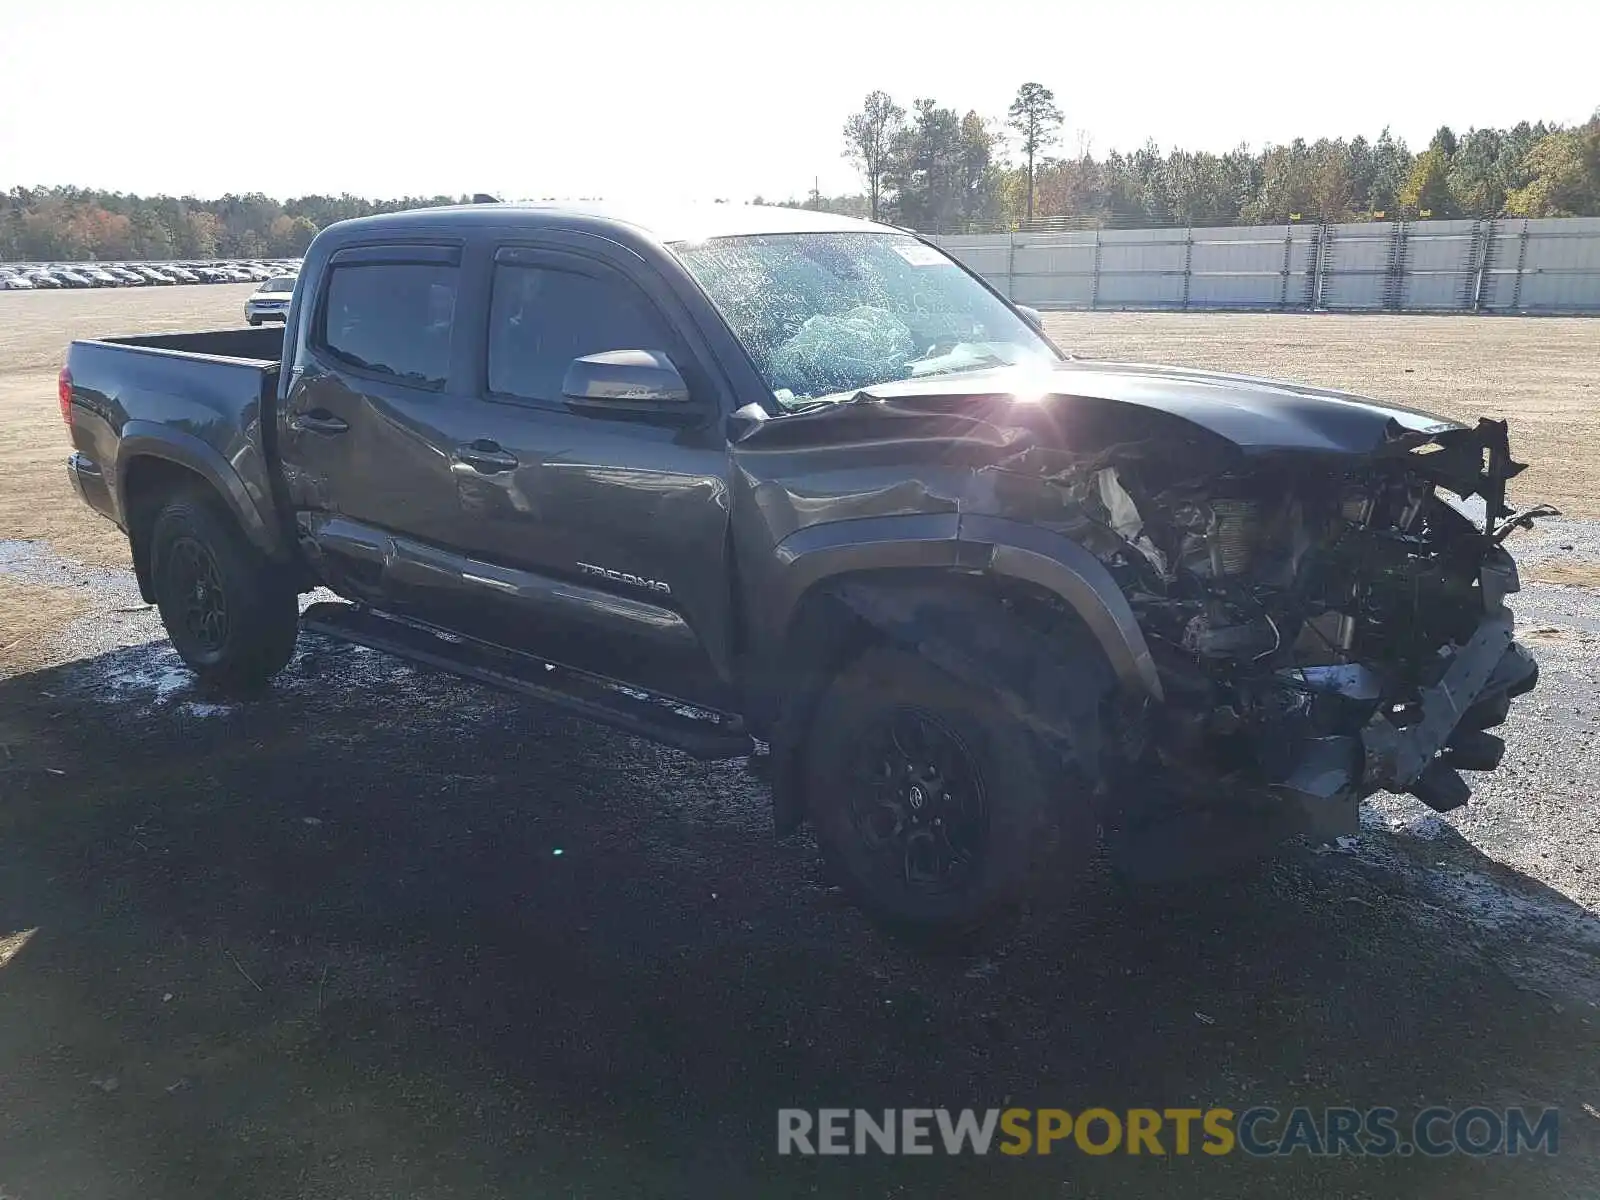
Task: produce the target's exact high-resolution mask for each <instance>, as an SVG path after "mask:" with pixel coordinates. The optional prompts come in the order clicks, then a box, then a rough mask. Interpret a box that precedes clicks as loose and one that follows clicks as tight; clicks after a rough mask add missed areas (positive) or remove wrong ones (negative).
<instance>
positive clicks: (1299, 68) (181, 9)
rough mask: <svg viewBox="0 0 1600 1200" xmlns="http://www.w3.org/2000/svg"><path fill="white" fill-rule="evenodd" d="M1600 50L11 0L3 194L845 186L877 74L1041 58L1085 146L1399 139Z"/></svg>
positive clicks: (1459, 119)
mask: <svg viewBox="0 0 1600 1200" xmlns="http://www.w3.org/2000/svg"><path fill="white" fill-rule="evenodd" d="M1596 45H1600V3H1597V2H1596V0H1567V2H1555V0H1520V2H1519V3H1517V4H1515V5H1507V4H1505V3H1504V2H1503V0H1500V2H1498V3H1492V4H1480V3H1476V2H1475V0H1455V2H1444V0H1389V2H1388V3H1376V2H1369V0H1340V2H1339V3H1338V4H1336V5H1331V6H1317V5H1285V4H1282V3H1275V4H1274V3H1255V2H1248V3H1247V2H1244V0H1191V2H1189V3H1160V2H1155V0H1148V2H1143V3H1141V2H1140V0H1120V2H1118V3H1109V4H1108V3H1105V2H1104V0H1098V2H1096V3H1092V4H1090V3H1076V2H1074V0H1047V2H1042V3H1041V2H1036V0H1012V2H1011V3H1008V4H995V5H984V4H974V3H972V2H971V0H964V2H963V3H951V2H948V0H915V2H908V0H854V2H851V3H839V2H836V0H805V2H803V3H789V4H784V5H775V4H771V3H770V2H768V0H746V2H745V3H742V4H737V3H734V4H728V3H720V2H717V0H655V2H645V0H581V2H575V3H561V4H552V3H550V2H549V0H522V2H520V3H519V2H517V0H505V2H503V3H494V2H492V0H448V2H447V3H442V2H428V3H423V2H418V0H390V2H388V3H368V2H366V0H315V2H311V3H303V2H302V0H269V2H267V3H256V4H246V3H243V2H241V0H209V2H206V3H196V2H194V0H138V2H137V3H134V2H129V0H0V189H4V188H7V187H10V186H13V185H16V184H26V185H34V184H66V183H71V184H76V185H80V186H85V187H96V188H105V189H109V190H114V191H125V192H137V193H146V194H148V193H153V192H167V193H173V194H194V195H198V196H206V197H210V196H217V195H221V194H223V193H225V192H249V191H261V192H266V193H267V194H269V195H273V196H277V197H287V196H295V195H303V194H307V193H317V192H322V193H341V192H352V193H355V194H358V195H364V196H372V197H388V196H398V195H405V194H411V195H433V194H439V193H447V194H459V193H463V192H478V191H483V192H490V193H493V194H496V195H499V196H502V197H503V198H506V199H529V198H540V197H556V198H573V197H605V198H607V199H629V198H638V197H651V198H660V199H680V200H710V199H719V198H722V199H731V200H747V199H750V198H751V197H753V196H756V195H762V196H765V197H767V198H769V199H772V198H787V197H791V196H792V197H803V196H804V195H806V194H807V193H809V191H810V190H811V188H812V187H813V185H814V184H815V185H817V186H820V187H821V189H822V191H823V192H824V193H825V194H835V193H840V192H845V191H855V190H857V189H858V187H859V184H858V182H857V180H856V177H855V175H854V173H853V171H852V169H851V167H850V165H849V163H848V162H846V161H845V159H844V158H843V157H842V156H841V150H842V137H841V133H840V129H841V127H842V125H843V123H844V120H845V118H846V117H847V116H848V115H849V114H850V113H851V112H852V111H854V110H855V109H857V108H859V106H860V104H861V100H862V98H863V96H864V95H865V94H866V93H867V92H868V91H871V90H873V89H875V88H881V89H883V90H884V91H887V92H889V93H890V94H891V95H892V96H894V97H895V98H896V99H897V100H898V101H899V102H900V103H901V104H902V105H904V106H905V107H907V108H909V107H910V106H911V101H912V100H913V99H915V98H917V97H932V98H935V99H937V100H938V101H939V102H940V103H942V104H945V105H948V106H950V107H953V108H956V109H957V110H958V111H961V112H965V111H966V110H968V109H975V110H976V111H977V112H978V113H979V114H981V115H983V116H986V117H994V118H1000V117H1003V115H1004V113H1005V109H1006V106H1007V105H1008V104H1009V103H1010V101H1011V99H1012V97H1013V96H1014V95H1015V92H1016V89H1017V86H1018V85H1019V84H1021V83H1023V82H1025V81H1030V80H1033V81H1037V82H1039V83H1042V84H1044V85H1045V86H1046V87H1048V88H1051V89H1052V90H1053V91H1054V92H1055V94H1056V99H1057V103H1058V104H1059V105H1060V107H1061V108H1062V109H1063V111H1064V112H1065V114H1066V123H1065V126H1064V130H1063V145H1064V146H1065V147H1066V148H1068V149H1075V148H1076V147H1077V145H1078V144H1079V136H1080V131H1082V135H1083V136H1085V137H1087V139H1088V142H1089V145H1090V147H1091V149H1092V151H1093V152H1094V153H1095V154H1096V155H1097V156H1098V155H1102V154H1104V153H1105V152H1106V151H1109V150H1111V149H1125V150H1126V149H1132V148H1135V147H1137V146H1140V145H1142V144H1143V143H1144V142H1145V140H1146V139H1154V140H1155V141H1156V142H1157V143H1159V144H1160V145H1161V146H1163V147H1169V146H1172V145H1181V146H1183V147H1185V148H1188V149H1196V150H1213V151H1221V150H1226V149H1229V148H1231V147H1233V146H1235V145H1238V144H1239V143H1241V142H1247V143H1249V144H1250V145H1252V146H1257V147H1259V146H1261V145H1262V144H1265V143H1268V142H1286V141H1288V140H1290V139H1292V138H1294V137H1297V136H1300V137H1305V138H1307V139H1308V140H1310V139H1314V138H1316V137H1319V136H1340V135H1343V136H1353V135H1355V134H1358V133H1361V134H1365V135H1367V136H1368V137H1369V138H1371V137H1375V136H1376V135H1377V134H1378V132H1379V131H1380V130H1381V129H1382V128H1383V127H1384V126H1385V125H1388V126H1390V127H1391V128H1392V129H1393V131H1394V132H1395V133H1396V134H1398V135H1400V136H1403V137H1404V138H1405V139H1406V140H1407V141H1408V142H1409V143H1410V144H1411V146H1412V147H1413V149H1416V148H1420V147H1421V146H1423V145H1425V144H1426V143H1427V141H1428V139H1429V137H1431V136H1432V133H1433V131H1434V130H1435V129H1436V128H1438V126H1440V125H1441V124H1449V125H1451V126H1452V127H1453V128H1455V129H1456V131H1457V132H1461V131H1464V130H1465V129H1466V128H1467V127H1469V126H1473V125H1480V126H1481V125H1506V124H1510V123H1514V122H1515V121H1517V120H1521V119H1524V118H1527V119H1530V120H1536V119H1540V118H1543V119H1545V120H1554V121H1562V122H1567V123H1574V122H1580V121H1583V120H1585V119H1587V117H1588V116H1589V115H1590V114H1591V113H1592V112H1593V111H1594V110H1595V108H1596V106H1597V105H1600V68H1597V66H1596V59H1595V52H1594V47H1595V46H1596Z"/></svg>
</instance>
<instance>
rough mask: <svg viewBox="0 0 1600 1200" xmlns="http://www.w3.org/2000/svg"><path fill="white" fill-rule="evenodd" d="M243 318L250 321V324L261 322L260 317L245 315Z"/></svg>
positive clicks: (254, 324)
mask: <svg viewBox="0 0 1600 1200" xmlns="http://www.w3.org/2000/svg"><path fill="white" fill-rule="evenodd" d="M245 320H246V321H248V322H250V324H251V325H252V326H256V325H259V324H261V318H260V317H246V318H245Z"/></svg>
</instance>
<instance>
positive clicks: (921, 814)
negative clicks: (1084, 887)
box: [807, 647, 1093, 940]
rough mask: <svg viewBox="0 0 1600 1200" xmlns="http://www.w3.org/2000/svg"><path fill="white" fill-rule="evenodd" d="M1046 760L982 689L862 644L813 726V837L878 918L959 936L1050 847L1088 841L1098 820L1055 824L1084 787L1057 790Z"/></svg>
mask: <svg viewBox="0 0 1600 1200" xmlns="http://www.w3.org/2000/svg"><path fill="white" fill-rule="evenodd" d="M1046 761H1047V759H1046V756H1045V755H1044V754H1043V753H1042V752H1041V750H1040V748H1039V746H1038V745H1037V744H1036V743H1035V741H1034V739H1033V738H1032V736H1031V735H1030V734H1029V733H1028V731H1027V730H1026V729H1024V728H1023V727H1022V726H1021V725H1020V724H1019V723H1018V722H1017V720H1016V719H1015V718H1014V717H1012V716H1010V715H1009V714H1008V713H1006V712H1005V711H1004V710H1003V708H1002V707H1001V705H1000V703H999V702H998V701H997V699H996V698H995V697H994V696H992V695H991V694H989V693H988V692H986V691H984V690H983V689H981V688H977V687H974V686H972V685H969V684H966V683H963V682H961V681H959V680H957V679H955V678H953V677H952V676H950V675H948V674H946V673H945V672H943V671H941V670H939V669H938V668H937V667H935V666H934V665H933V664H931V663H929V662H928V661H927V660H925V659H923V658H920V657H918V656H917V655H915V654H912V653H910V652H908V651H905V650H900V649H896V648H892V647H880V648H876V649H873V650H870V651H868V652H867V653H866V654H865V655H863V656H862V657H861V658H860V659H858V660H857V661H856V662H855V663H853V664H852V665H851V666H850V667H848V668H847V669H846V670H845V671H844V672H843V673H842V674H841V675H840V676H839V677H838V678H837V679H835V680H834V682H833V683H832V684H831V685H830V687H829V689H828V691H827V693H826V694H825V695H824V697H823V699H822V702H821V704H820V706H819V709H818V712H817V716H816V719H815V722H814V723H813V725H812V730H811V737H810V741H809V745H808V754H807V798H808V805H809V809H810V814H811V819H812V823H813V825H814V826H815V829H816V833H817V840H818V841H819V843H820V844H821V846H822V850H823V853H824V855H825V856H826V858H827V859H828V861H829V863H830V864H831V865H832V866H833V867H834V868H835V870H836V871H837V872H838V873H839V874H840V875H841V876H842V882H843V883H844V884H845V886H846V887H847V888H848V890H849V891H850V892H851V893H852V894H853V895H854V897H855V899H856V900H857V901H858V902H859V903H860V904H861V905H862V907H863V908H865V909H866V910H867V912H868V913H869V915H871V916H872V917H874V918H875V919H876V920H879V921H880V922H882V923H884V924H885V925H887V926H889V927H890V928H891V929H893V930H894V931H896V932H900V933H905V934H909V935H911V936H913V937H916V938H919V939H934V940H937V939H943V938H961V937H963V936H965V935H967V934H971V933H974V932H977V931H978V930H980V929H981V928H982V927H983V926H985V925H987V924H988V923H989V922H990V921H991V920H992V919H993V918H996V917H998V916H1000V915H1001V914H1002V913H1003V912H1004V911H1005V910H1006V909H1008V908H1011V907H1012V906H1014V904H1015V903H1016V902H1017V901H1018V900H1019V899H1021V898H1022V896H1023V895H1024V894H1025V892H1026V890H1027V888H1028V886H1029V884H1030V883H1031V882H1033V881H1034V880H1035V878H1036V868H1037V867H1038V866H1039V865H1040V863H1041V860H1042V859H1043V858H1044V857H1045V855H1046V854H1047V853H1048V852H1051V851H1060V850H1069V851H1072V852H1073V854H1074V856H1075V857H1079V858H1081V859H1082V860H1087V858H1088V856H1089V852H1090V851H1092V848H1093V846H1092V841H1093V837H1092V830H1093V825H1092V823H1088V822H1085V821H1068V822H1066V823H1065V826H1064V825H1063V821H1062V818H1063V817H1064V816H1070V815H1072V814H1073V813H1074V812H1079V813H1081V812H1085V811H1087V810H1086V809H1085V808H1084V807H1083V805H1082V800H1083V798H1082V797H1060V796H1059V795H1058V794H1057V791H1056V790H1054V789H1052V787H1051V785H1050V780H1048V779H1047V777H1046V773H1045V769H1044V764H1045V763H1046ZM1086 831H1087V832H1086ZM1069 842H1070V843H1076V844H1073V845H1068V844H1067V843H1069Z"/></svg>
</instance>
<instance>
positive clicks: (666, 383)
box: [561, 350, 689, 416]
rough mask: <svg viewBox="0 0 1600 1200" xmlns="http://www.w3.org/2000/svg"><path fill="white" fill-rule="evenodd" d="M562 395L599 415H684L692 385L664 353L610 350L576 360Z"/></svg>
mask: <svg viewBox="0 0 1600 1200" xmlns="http://www.w3.org/2000/svg"><path fill="white" fill-rule="evenodd" d="M561 394H562V395H563V396H565V397H566V399H567V402H568V403H569V404H571V405H573V406H574V407H578V408H584V409H588V410H591V411H593V412H594V413H595V414H596V415H597V416H603V415H605V414H606V413H617V414H619V415H620V414H623V413H640V414H645V413H660V412H669V413H670V412H677V413H681V412H682V411H683V410H685V409H687V408H688V407H689V385H688V384H686V383H684V381H683V376H682V375H680V374H679V373H678V368H677V367H675V366H674V365H673V363H672V359H670V358H669V357H667V355H666V354H665V353H663V352H662V351H660V350H607V351H604V352H603V353H600V354H586V355H584V356H583V357H582V358H575V359H573V360H572V365H571V366H569V367H568V368H567V375H566V378H565V379H563V380H562V382H561Z"/></svg>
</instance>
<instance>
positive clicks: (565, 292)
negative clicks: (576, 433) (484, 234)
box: [488, 263, 673, 400]
mask: <svg viewBox="0 0 1600 1200" xmlns="http://www.w3.org/2000/svg"><path fill="white" fill-rule="evenodd" d="M672 346H673V340H672V338H671V335H670V334H669V333H668V331H667V328H666V325H665V323H664V322H663V321H662V320H661V318H660V316H658V315H657V313H656V311H655V309H654V308H652V307H651V306H650V302H649V301H648V300H646V299H645V297H644V294H643V293H642V292H640V291H639V290H638V288H636V287H635V286H634V285H633V284H631V283H628V282H627V281H626V280H624V279H622V278H621V277H620V276H613V275H609V274H608V275H603V276H601V275H586V274H579V273H578V272H576V271H564V270H557V269H554V268H550V267H525V266H514V265H510V264H505V263H501V264H498V265H496V267H495V269H494V295H493V299H492V301H491V304H490V309H489V363H488V366H489V390H490V391H491V392H492V393H494V394H495V395H497V396H511V397H516V398H517V399H522V400H560V399H561V383H562V380H563V379H564V378H565V377H566V374H567V368H568V367H569V366H570V365H571V364H572V360H573V359H575V358H582V357H583V356H584V355H585V354H599V353H600V352H602V351H605V350H670V349H671V348H672Z"/></svg>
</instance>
